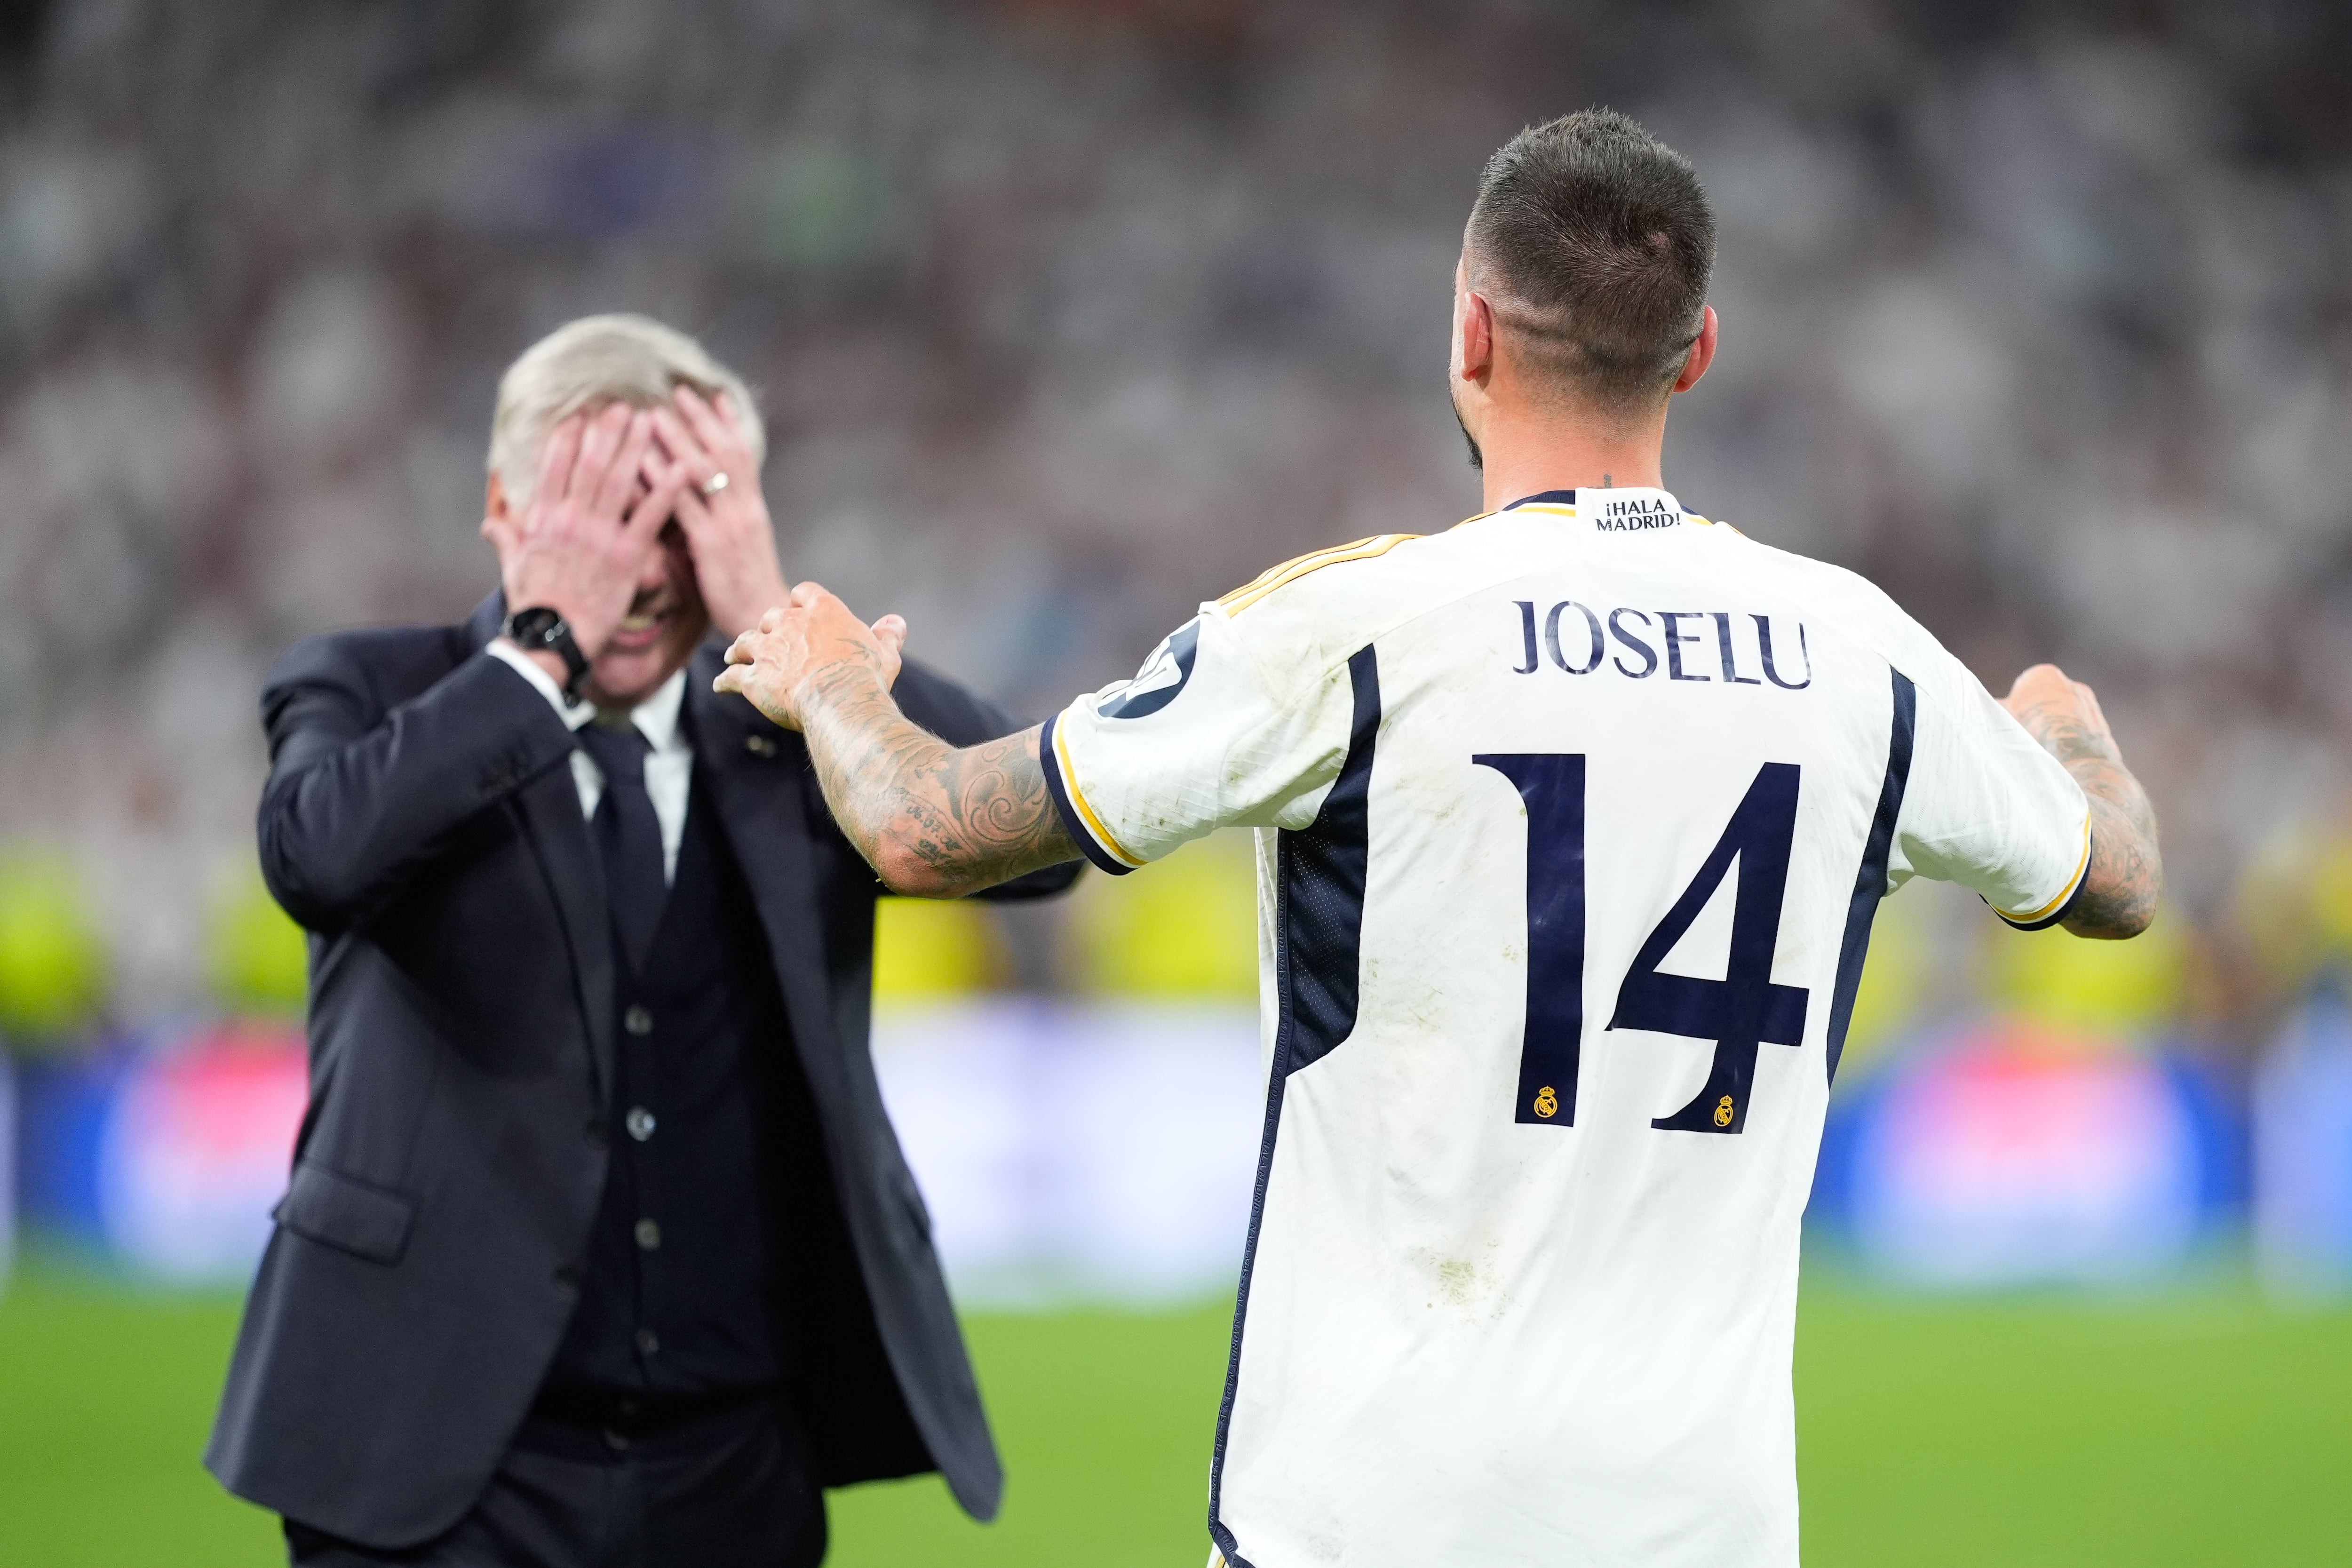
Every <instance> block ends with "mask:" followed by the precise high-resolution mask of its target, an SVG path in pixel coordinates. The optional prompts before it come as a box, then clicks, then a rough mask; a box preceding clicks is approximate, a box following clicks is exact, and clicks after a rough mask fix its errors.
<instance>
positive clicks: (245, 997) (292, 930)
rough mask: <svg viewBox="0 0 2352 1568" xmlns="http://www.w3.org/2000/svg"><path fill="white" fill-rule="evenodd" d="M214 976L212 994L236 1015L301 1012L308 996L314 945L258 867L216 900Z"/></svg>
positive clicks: (253, 867) (213, 934)
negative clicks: (280, 904) (265, 882)
mask: <svg viewBox="0 0 2352 1568" xmlns="http://www.w3.org/2000/svg"><path fill="white" fill-rule="evenodd" d="M212 978H213V994H214V995H215V997H217V998H218V999H219V1001H220V1005H222V1006H223V1007H226V1009H228V1011H230V1012H231V1013H236V1014H242V1015H252V1014H259V1015H263V1016H273V1017H274V1016H284V1015H288V1014H295V1013H299V1012H300V1011H301V1010H302V1004H303V1002H304V1001H305V1000H306V999H308V997H309V995H310V944H309V942H307V941H306V940H305V939H304V937H303V935H302V928H301V927H300V926H298V925H296V924H295V923H294V921H293V919H292V917H291V916H289V915H288V914H287V912H286V911H285V910H282V909H280V908H278V900H275V899H273V898H271V897H270V896H269V889H268V888H266V887H264V886H263V885H262V881H261V870H260V868H259V867H257V866H249V867H247V868H246V871H245V874H244V875H243V876H242V877H240V878H238V879H236V881H235V882H234V883H233V884H231V885H230V886H229V887H228V888H227V889H225V890H224V891H223V892H222V893H221V895H220V896H219V897H218V898H217V899H215V900H214V905H213V931H212Z"/></svg>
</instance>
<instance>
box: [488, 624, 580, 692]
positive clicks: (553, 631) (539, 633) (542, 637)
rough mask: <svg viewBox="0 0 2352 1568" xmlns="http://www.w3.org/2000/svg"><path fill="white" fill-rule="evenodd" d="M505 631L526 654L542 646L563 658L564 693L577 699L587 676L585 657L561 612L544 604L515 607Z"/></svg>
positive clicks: (538, 650)
mask: <svg viewBox="0 0 2352 1568" xmlns="http://www.w3.org/2000/svg"><path fill="white" fill-rule="evenodd" d="M505 630H506V634H507V636H508V637H510V638H512V639H513V641H514V645H515V647H519V648H520V649H522V650H523V652H525V653H538V652H540V651H541V649H545V650H546V651H547V652H549V653H552V654H554V655H556V656H557V657H558V658H562V660H563V669H564V676H565V679H564V682H563V695H564V696H566V697H569V698H571V699H572V700H573V701H575V702H576V701H578V700H579V699H580V683H581V682H582V681H583V680H584V679H587V677H588V656H587V655H586V654H584V653H582V652H581V651H580V645H579V644H578V643H577V642H575V641H573V640H572V626H571V624H570V623H569V622H567V621H565V620H564V618H563V616H562V612H561V611H559V610H556V609H554V608H552V607H551V606H549V605H532V606H531V607H530V609H527V610H517V611H516V612H515V613H514V614H513V615H511V616H508V617H507V624H506V627H505Z"/></svg>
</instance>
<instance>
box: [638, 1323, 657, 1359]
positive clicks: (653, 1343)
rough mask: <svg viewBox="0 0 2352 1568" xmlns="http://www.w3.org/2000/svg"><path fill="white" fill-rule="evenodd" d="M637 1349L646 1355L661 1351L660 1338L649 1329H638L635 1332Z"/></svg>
mask: <svg viewBox="0 0 2352 1568" xmlns="http://www.w3.org/2000/svg"><path fill="white" fill-rule="evenodd" d="M637 1349H639V1350H640V1351H643V1352H645V1353H646V1354H647V1355H651V1354H653V1353H654V1352H656V1351H657V1350H659V1349H661V1336H660V1335H659V1334H656V1333H655V1332H654V1331H652V1330H651V1329H639V1330H638V1331H637Z"/></svg>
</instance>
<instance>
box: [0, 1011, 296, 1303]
mask: <svg viewBox="0 0 2352 1568" xmlns="http://www.w3.org/2000/svg"><path fill="white" fill-rule="evenodd" d="M307 1087H308V1076H307V1068H306V1067H305V1063H304V1059H303V1051H302V1036H301V1031H300V1030H299V1028H298V1027H296V1026H291V1025H287V1024H278V1023H252V1022H243V1021H231V1022H226V1023H215V1024H209V1025H205V1026H201V1027H198V1028H195V1029H193V1030H190V1031H187V1032H185V1033H183V1034H180V1035H177V1036H172V1037H165V1038H164V1039H163V1040H162V1041H160V1042H159V1043H156V1044H153V1045H142V1044H139V1043H133V1042H117V1043H115V1044H113V1045H111V1046H110V1047H107V1048H105V1049H103V1050H100V1051H99V1052H97V1053H95V1054H93V1055H91V1056H89V1057H85V1058H79V1059H77V1060H71V1061H47V1062H43V1063H40V1064H38V1065H37V1066H35V1067H33V1068H28V1069H27V1070H26V1075H25V1084H24V1107H23V1109H24V1115H23V1117H22V1121H21V1125H22V1128H23V1140H24V1157H23V1160H22V1162H21V1164H20V1169H21V1170H22V1172H23V1175H24V1194H23V1195H24V1207H25V1215H26V1219H27V1221H28V1222H29V1223H32V1224H35V1225H38V1226H41V1227H43V1228H44V1229H46V1230H47V1231H50V1232H52V1233H54V1234H56V1235H58V1236H59V1237H62V1238H64V1239H66V1240H68V1241H71V1242H75V1243H79V1244H80V1245H82V1246H84V1247H89V1248H91V1249H93V1250H96V1251H99V1252H101V1253H103V1254H104V1255H105V1256H106V1257H107V1258H110V1259H111V1260H112V1261H113V1262H115V1263H116V1264H118V1265H120V1266H121V1268H124V1269H125V1270H127V1271H128V1272H130V1273H131V1274H133V1275H135V1276H137V1277H139V1278H142V1279H148V1280H151V1281H152V1282H155V1283H158V1284H164V1285H185V1286H222V1285H242V1284H243V1283H245V1281H246V1280H247V1279H248V1278H250V1276H251V1275H252V1272H253V1268H254V1265H255V1264H256V1263H257V1262H258V1261H259V1259H260V1257H261V1248H262V1247H263V1245H264V1244H265V1243H266V1242H267V1241H268V1239H269V1230H270V1217H269V1211H270V1209H271V1208H272V1207H273V1206H274V1205H276V1204H277V1202H278V1197H279V1195H280V1194H283V1193H284V1192H285V1190H286V1173H287V1167H288V1165H289V1163H290V1161H291V1159H292V1155H293V1149H294V1134H295V1130H296V1129H297V1127H298V1126H299V1124H300V1122H301V1119H302V1107H303V1102H304V1097H305V1094H306V1092H307Z"/></svg>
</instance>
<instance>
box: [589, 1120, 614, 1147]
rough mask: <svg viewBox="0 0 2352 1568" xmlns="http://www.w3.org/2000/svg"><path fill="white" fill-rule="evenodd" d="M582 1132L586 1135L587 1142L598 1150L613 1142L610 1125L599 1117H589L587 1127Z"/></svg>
mask: <svg viewBox="0 0 2352 1568" xmlns="http://www.w3.org/2000/svg"><path fill="white" fill-rule="evenodd" d="M583 1131H585V1132H586V1133H587V1135H588V1142H591V1143H593V1144H594V1145H596V1147H598V1148H599V1149H602V1148H603V1147H604V1145H605V1144H607V1143H610V1142H612V1141H613V1128H612V1124H611V1123H610V1122H608V1121H605V1120H604V1118H603V1117H601V1116H592V1117H590V1118H589V1119H588V1125H587V1126H586V1127H585V1128H584V1129H583Z"/></svg>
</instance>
